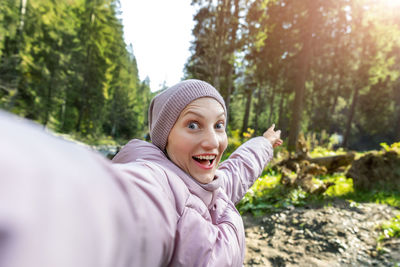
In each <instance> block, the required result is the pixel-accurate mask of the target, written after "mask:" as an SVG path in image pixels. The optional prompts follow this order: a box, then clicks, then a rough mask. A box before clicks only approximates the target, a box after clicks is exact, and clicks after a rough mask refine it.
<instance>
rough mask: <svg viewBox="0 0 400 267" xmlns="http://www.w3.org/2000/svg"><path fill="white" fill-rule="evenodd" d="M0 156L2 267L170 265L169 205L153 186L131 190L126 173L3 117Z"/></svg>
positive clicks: (0, 114)
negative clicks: (165, 239)
mask: <svg viewBox="0 0 400 267" xmlns="http://www.w3.org/2000/svg"><path fill="white" fill-rule="evenodd" d="M0 148H1V149H0V266H2V267H25V266H32V267H54V266H57V267H70V266H74V267H90V266H93V267H99V266H104V267H108V266H161V265H163V264H165V262H163V261H164V260H165V261H168V258H169V257H170V254H171V253H169V252H168V251H165V247H164V245H165V244H164V242H162V241H160V237H162V236H168V235H169V233H164V232H163V231H172V232H173V233H174V229H172V228H171V227H174V226H173V225H172V226H171V225H170V226H171V227H170V228H168V225H166V224H168V221H166V220H164V218H163V217H162V214H161V213H160V212H159V209H162V208H163V207H162V205H164V204H163V203H158V204H159V205H161V206H156V205H155V203H154V202H153V201H152V199H151V198H149V196H148V195H146V193H145V191H144V190H142V189H139V186H141V187H146V186H153V185H143V184H142V185H137V184H135V183H132V181H130V179H127V177H129V176H130V175H131V174H129V172H128V171H126V170H124V166H119V167H114V166H112V165H111V163H110V162H109V161H107V160H106V159H103V158H102V157H101V156H99V155H97V154H95V153H93V152H91V151H89V150H87V149H86V148H82V147H79V146H77V145H74V144H72V143H69V142H67V141H63V140H60V139H58V138H56V137H53V136H51V135H49V134H47V133H45V132H44V131H43V130H42V128H41V127H40V126H38V125H34V124H33V123H29V122H27V121H23V120H21V119H19V118H17V117H15V116H12V115H9V114H6V113H4V112H1V111H0ZM136 170H137V171H138V172H140V169H139V168H138V169H136ZM153 191H154V192H156V193H157V188H155V190H153ZM161 222H162V223H163V224H164V225H163V227H160V225H162V224H161Z"/></svg>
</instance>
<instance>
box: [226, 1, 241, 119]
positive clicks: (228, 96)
mask: <svg viewBox="0 0 400 267" xmlns="http://www.w3.org/2000/svg"><path fill="white" fill-rule="evenodd" d="M234 7H235V11H234V13H233V19H234V20H235V21H234V23H233V26H232V31H231V40H230V51H229V52H230V53H231V54H232V55H233V54H234V53H235V50H236V34H237V30H238V27H239V0H235V1H234ZM227 73H228V86H227V90H226V97H225V106H226V111H227V112H228V117H227V118H226V125H228V123H229V116H230V104H231V94H232V92H233V88H232V87H233V76H234V74H235V70H234V66H233V63H231V64H229V67H228V72H227Z"/></svg>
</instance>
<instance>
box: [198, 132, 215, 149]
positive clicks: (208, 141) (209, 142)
mask: <svg viewBox="0 0 400 267" xmlns="http://www.w3.org/2000/svg"><path fill="white" fill-rule="evenodd" d="M201 144H202V146H203V147H204V148H206V149H213V148H217V147H218V136H217V133H216V132H215V130H214V129H209V130H207V131H206V132H205V133H204V136H203V140H202V143H201Z"/></svg>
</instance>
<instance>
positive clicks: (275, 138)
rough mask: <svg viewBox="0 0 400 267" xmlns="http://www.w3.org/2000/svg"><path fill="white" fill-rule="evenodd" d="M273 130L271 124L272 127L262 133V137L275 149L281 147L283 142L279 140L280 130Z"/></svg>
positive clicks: (273, 126) (273, 125)
mask: <svg viewBox="0 0 400 267" xmlns="http://www.w3.org/2000/svg"><path fill="white" fill-rule="evenodd" d="M274 128H275V124H272V126H271V127H269V129H268V130H266V131H265V132H264V134H263V136H264V137H265V138H267V139H268V140H269V141H270V142H271V144H272V146H273V147H274V148H275V147H277V146H280V145H282V143H283V141H282V139H281V130H278V131H275V130H274Z"/></svg>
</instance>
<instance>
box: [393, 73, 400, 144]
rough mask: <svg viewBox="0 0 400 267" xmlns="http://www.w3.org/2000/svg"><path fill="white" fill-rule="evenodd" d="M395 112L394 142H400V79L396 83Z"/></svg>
mask: <svg viewBox="0 0 400 267" xmlns="http://www.w3.org/2000/svg"><path fill="white" fill-rule="evenodd" d="M395 111H396V114H397V123H396V127H395V136H394V138H395V140H396V142H400V78H399V80H398V83H397V97H396V106H395Z"/></svg>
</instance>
